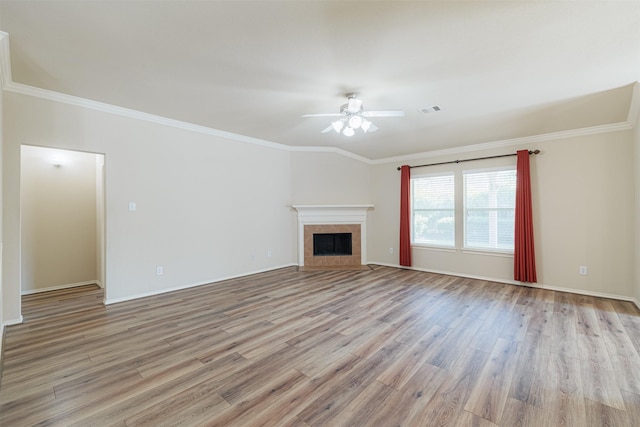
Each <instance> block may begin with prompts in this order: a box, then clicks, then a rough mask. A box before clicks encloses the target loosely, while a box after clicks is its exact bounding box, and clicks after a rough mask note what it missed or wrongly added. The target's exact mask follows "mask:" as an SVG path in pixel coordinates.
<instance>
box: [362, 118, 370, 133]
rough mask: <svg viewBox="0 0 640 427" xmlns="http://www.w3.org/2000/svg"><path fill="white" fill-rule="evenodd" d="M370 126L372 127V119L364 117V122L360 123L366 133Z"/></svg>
mask: <svg viewBox="0 0 640 427" xmlns="http://www.w3.org/2000/svg"><path fill="white" fill-rule="evenodd" d="M369 127H371V121H370V120H367V119H362V124H361V125H360V128H362V131H363V132H365V133H366V132H367V131H368V130H369Z"/></svg>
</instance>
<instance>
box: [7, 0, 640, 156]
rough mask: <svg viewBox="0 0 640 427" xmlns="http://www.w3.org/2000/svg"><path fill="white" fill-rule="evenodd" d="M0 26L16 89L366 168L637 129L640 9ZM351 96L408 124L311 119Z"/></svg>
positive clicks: (224, 12)
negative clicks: (574, 132) (368, 126)
mask: <svg viewBox="0 0 640 427" xmlns="http://www.w3.org/2000/svg"><path fill="white" fill-rule="evenodd" d="M0 30H2V31H5V32H7V33H9V37H10V45H11V65H12V78H13V81H14V82H17V83H22V84H26V85H30V86H35V87H38V88H43V89H48V90H52V91H57V92H61V93H64V94H69V95H74V96H78V97H82V98H87V99H91V100H95V101H100V102H104V103H108V104H113V105H116V106H120V107H126V108H130V109H135V110H139V111H142V112H146V113H151V114H155V115H159V116H163V117H168V118H172V119H177V120H181V121H185V122H188V123H193V124H198V125H203V126H207V127H211V128H214V129H219V130H223V131H227V132H233V133H237V134H240V135H245V136H250V137H253V138H259V139H263V140H267V141H272V142H277V143H280V144H286V145H294V146H322V147H338V148H341V149H344V150H347V151H350V152H353V153H355V154H358V155H361V156H364V157H367V158H369V159H380V158H386V157H391V156H400V155H406V154H411V153H417V152H425V151H432V150H439V149H446V148H453V147H461V146H465V145H470V144H479V143H487V142H493V141H501V140H505V139H512V138H519V137H526V136H532V135H539V134H545V133H550V132H559V131H565V130H571V129H577V128H584V127H590V126H598V125H606V124H611V123H619V122H624V121H625V120H626V119H627V114H628V111H629V105H630V101H631V94H632V89H631V85H632V84H633V83H634V82H635V81H637V80H640V1H638V0H635V1H536V2H533V1H498V2H495V1H473V2H456V1H442V2H441V1H418V2H411V1H403V2H399V1H378V2H369V1H177V0H176V1H101V0H91V1H63V0H56V1H33V0H31V1H6V0H0ZM346 92H357V93H359V94H360V97H361V98H362V99H363V100H364V107H365V109H371V110H381V109H382V110H389V109H393V110H395V109H402V110H404V111H405V112H406V117H404V118H381V119H376V120H375V121H374V123H375V124H376V125H377V126H378V127H379V128H380V130H379V131H378V132H376V133H372V134H366V135H356V136H354V137H351V138H349V137H345V136H342V135H339V134H336V133H334V132H330V133H327V134H321V133H320V130H322V129H324V128H326V127H327V126H328V125H329V123H330V119H328V118H302V117H301V116H302V115H303V114H307V113H326V112H338V110H339V107H340V105H341V104H343V103H344V102H345V98H344V94H345V93H346ZM433 105H438V106H440V107H441V108H442V111H441V112H438V113H431V114H428V115H422V114H420V113H419V112H418V111H417V110H418V109H419V108H423V107H431V106H433Z"/></svg>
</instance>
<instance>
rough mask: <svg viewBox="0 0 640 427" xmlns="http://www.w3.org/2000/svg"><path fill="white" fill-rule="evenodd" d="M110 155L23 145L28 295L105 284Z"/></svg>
mask: <svg viewBox="0 0 640 427" xmlns="http://www.w3.org/2000/svg"><path fill="white" fill-rule="evenodd" d="M104 177H105V156H104V154H97V153H87V152H81V151H72V150H63V149H54V148H48V147H37V146H30V145H23V146H22V147H21V172H20V206H21V210H20V224H21V225H20V231H21V237H20V247H21V249H20V250H21V261H20V264H21V265H20V268H21V281H20V290H21V294H22V295H27V294H34V293H38V292H47V291H53V290H59V289H65V288H72V287H77V286H83V285H90V284H97V285H98V286H100V287H101V288H104V287H105V286H106V283H105V251H104V242H105V239H104V234H105V202H104V200H105V191H104Z"/></svg>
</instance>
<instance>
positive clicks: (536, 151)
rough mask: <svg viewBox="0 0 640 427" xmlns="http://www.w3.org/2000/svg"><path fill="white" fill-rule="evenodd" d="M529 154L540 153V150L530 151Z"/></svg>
mask: <svg viewBox="0 0 640 427" xmlns="http://www.w3.org/2000/svg"><path fill="white" fill-rule="evenodd" d="M529 154H540V150H533V151H529Z"/></svg>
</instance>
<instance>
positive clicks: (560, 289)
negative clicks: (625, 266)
mask: <svg viewBox="0 0 640 427" xmlns="http://www.w3.org/2000/svg"><path fill="white" fill-rule="evenodd" d="M368 264H374V265H383V266H385V267H392V268H400V269H404V270H415V271H423V272H425V273H435V274H444V275H446V276H457V277H465V278H468V279H477V280H486V281H489V282H497V283H504V284H506V285H516V286H525V287H530V288H538V289H545V290H548V291H556V292H567V293H570V294H577V295H587V296H592V297H598V298H609V299H615V300H620V301H629V302H632V303H634V304H635V305H636V306H638V308H639V309H640V304H639V302H638V300H637V299H636V298H634V297H628V296H625V295H617V294H608V293H604V292H595V291H587V290H584V289H574V288H565V287H562V286H553V285H544V284H539V283H525V282H518V281H517V280H507V279H498V278H495V277H484V276H476V275H473V274H462V273H452V272H450V271H442V270H431V269H427V268H419V267H404V266H401V265H398V264H390V263H384V262H369V263H368Z"/></svg>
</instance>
